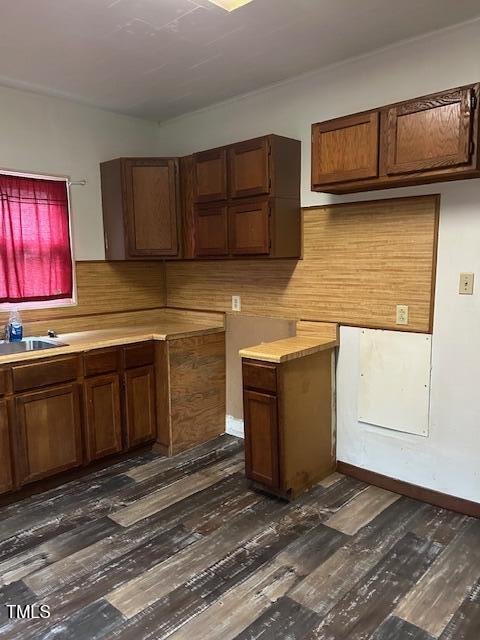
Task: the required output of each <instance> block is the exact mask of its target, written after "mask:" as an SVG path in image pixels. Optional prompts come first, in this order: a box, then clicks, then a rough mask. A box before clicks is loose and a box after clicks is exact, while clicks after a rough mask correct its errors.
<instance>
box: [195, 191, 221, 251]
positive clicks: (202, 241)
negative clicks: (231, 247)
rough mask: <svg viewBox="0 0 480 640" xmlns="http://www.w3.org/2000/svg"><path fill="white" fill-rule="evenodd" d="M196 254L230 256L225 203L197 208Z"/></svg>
mask: <svg viewBox="0 0 480 640" xmlns="http://www.w3.org/2000/svg"><path fill="white" fill-rule="evenodd" d="M195 232H196V237H195V255H196V256H198V257H202V256H228V210H227V206H226V204H225V203H211V204H210V205H204V206H203V207H196V209H195Z"/></svg>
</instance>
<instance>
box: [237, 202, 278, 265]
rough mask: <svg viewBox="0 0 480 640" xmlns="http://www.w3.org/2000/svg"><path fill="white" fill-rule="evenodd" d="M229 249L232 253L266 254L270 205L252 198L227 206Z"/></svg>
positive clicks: (239, 254) (268, 238) (267, 250)
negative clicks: (251, 199)
mask: <svg viewBox="0 0 480 640" xmlns="http://www.w3.org/2000/svg"><path fill="white" fill-rule="evenodd" d="M229 226H230V251H231V253H232V254H233V255H238V256H241V255H268V253H269V252H270V243H271V240H270V205H269V203H268V200H265V199H263V200H258V199H257V200H253V201H248V202H242V203H240V204H234V205H232V206H231V207H230V208H229Z"/></svg>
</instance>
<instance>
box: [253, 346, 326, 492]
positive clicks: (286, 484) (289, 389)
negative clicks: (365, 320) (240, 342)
mask: <svg viewBox="0 0 480 640" xmlns="http://www.w3.org/2000/svg"><path fill="white" fill-rule="evenodd" d="M336 344H337V343H336V340H321V339H318V338H314V337H300V336H297V337H293V338H287V339H285V340H279V341H276V342H272V343H269V344H266V345H259V346H258V347H252V348H250V349H243V350H241V351H240V355H241V356H242V374H243V404H244V424H245V469H246V475H247V478H248V479H249V480H250V481H251V483H252V486H253V487H254V488H260V489H263V490H265V491H268V492H270V493H273V494H275V495H277V496H281V497H283V498H286V499H289V500H290V499H293V498H295V497H296V496H298V495H299V494H300V493H302V492H303V491H305V490H306V489H308V488H310V487H311V486H313V485H314V484H316V483H317V482H319V481H320V480H321V479H322V478H324V477H326V476H327V475H329V474H330V473H332V471H334V469H335V463H336V461H335V451H334V443H333V435H332V431H333V429H332V427H333V421H332V415H333V412H332V401H333V381H332V364H333V358H334V347H335V346H336Z"/></svg>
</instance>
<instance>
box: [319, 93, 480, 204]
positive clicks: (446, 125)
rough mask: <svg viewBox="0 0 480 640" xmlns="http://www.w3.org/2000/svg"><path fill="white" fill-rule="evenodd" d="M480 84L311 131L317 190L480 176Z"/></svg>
mask: <svg viewBox="0 0 480 640" xmlns="http://www.w3.org/2000/svg"><path fill="white" fill-rule="evenodd" d="M479 87H480V85H479V84H472V85H467V86H464V87H460V88H456V89H450V90H448V91H443V92H441V93H436V94H432V95H428V96H424V97H421V98H415V99H413V100H407V101H405V102H399V103H397V104H391V105H388V106H385V107H380V108H378V109H372V110H371V111H366V112H364V113H359V114H355V115H351V116H345V117H341V118H336V119H334V120H329V121H327V122H320V123H317V124H314V125H312V190H313V191H325V192H329V193H337V194H341V193H353V192H357V191H368V190H373V189H386V188H389V187H401V186H408V185H417V184H425V183H430V182H442V181H447V180H459V179H465V178H478V177H480V153H479V127H478V112H479V106H478V105H479Z"/></svg>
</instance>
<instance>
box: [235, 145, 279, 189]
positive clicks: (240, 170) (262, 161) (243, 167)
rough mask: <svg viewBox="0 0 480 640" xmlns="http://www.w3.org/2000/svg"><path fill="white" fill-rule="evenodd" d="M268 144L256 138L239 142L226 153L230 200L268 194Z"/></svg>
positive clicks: (269, 183)
mask: <svg viewBox="0 0 480 640" xmlns="http://www.w3.org/2000/svg"><path fill="white" fill-rule="evenodd" d="M269 158H270V156H269V142H268V139H267V138H258V139H257V140H249V141H247V142H240V143H238V144H234V145H233V146H232V147H230V149H229V152H228V168H229V178H230V180H229V191H230V197H231V198H241V197H243V196H256V195H262V194H268V193H270V185H271V182H270V170H269Z"/></svg>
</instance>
